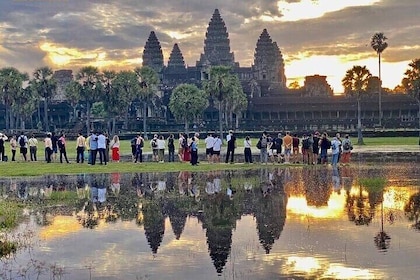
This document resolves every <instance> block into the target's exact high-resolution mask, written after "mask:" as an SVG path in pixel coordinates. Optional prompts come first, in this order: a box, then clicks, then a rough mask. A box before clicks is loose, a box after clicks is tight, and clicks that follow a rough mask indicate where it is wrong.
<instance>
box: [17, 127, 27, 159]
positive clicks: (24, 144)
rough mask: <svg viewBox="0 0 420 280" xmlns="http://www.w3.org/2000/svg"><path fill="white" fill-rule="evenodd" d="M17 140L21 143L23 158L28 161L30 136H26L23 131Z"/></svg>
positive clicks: (20, 148)
mask: <svg viewBox="0 0 420 280" xmlns="http://www.w3.org/2000/svg"><path fill="white" fill-rule="evenodd" d="M17 142H18V144H19V150H20V154H21V156H22V160H23V161H27V158H26V155H27V154H28V137H26V135H25V134H24V133H23V131H22V132H21V133H20V136H19V138H18V140H17Z"/></svg>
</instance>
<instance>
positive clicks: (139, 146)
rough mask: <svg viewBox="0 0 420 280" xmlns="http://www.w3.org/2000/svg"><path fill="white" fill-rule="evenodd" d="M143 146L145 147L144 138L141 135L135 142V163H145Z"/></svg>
mask: <svg viewBox="0 0 420 280" xmlns="http://www.w3.org/2000/svg"><path fill="white" fill-rule="evenodd" d="M143 146H144V138H143V137H141V135H140V133H139V134H138V135H137V137H136V142H135V147H136V148H135V150H136V151H135V153H134V163H137V162H140V163H142V162H143Z"/></svg>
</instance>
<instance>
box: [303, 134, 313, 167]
mask: <svg viewBox="0 0 420 280" xmlns="http://www.w3.org/2000/svg"><path fill="white" fill-rule="evenodd" d="M311 137H312V135H311ZM311 137H310V136H307V135H306V134H303V138H302V159H303V163H304V164H312V145H313V139H312V138H311Z"/></svg>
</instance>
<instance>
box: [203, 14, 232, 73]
mask: <svg viewBox="0 0 420 280" xmlns="http://www.w3.org/2000/svg"><path fill="white" fill-rule="evenodd" d="M207 63H210V64H211V65H227V66H233V65H234V64H235V58H234V54H233V52H230V40H229V34H228V32H227V29H226V25H225V22H224V21H223V19H222V17H221V16H220V13H219V10H218V9H215V10H214V13H213V16H212V18H211V19H210V22H209V26H208V28H207V32H206V39H205V40H204V54H202V55H201V57H200V61H199V62H198V63H197V64H200V65H206V64H207Z"/></svg>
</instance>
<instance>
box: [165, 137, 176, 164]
mask: <svg viewBox="0 0 420 280" xmlns="http://www.w3.org/2000/svg"><path fill="white" fill-rule="evenodd" d="M167 141H168V161H169V162H174V161H175V138H174V135H173V134H171V135H169V137H168V139H167Z"/></svg>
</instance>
